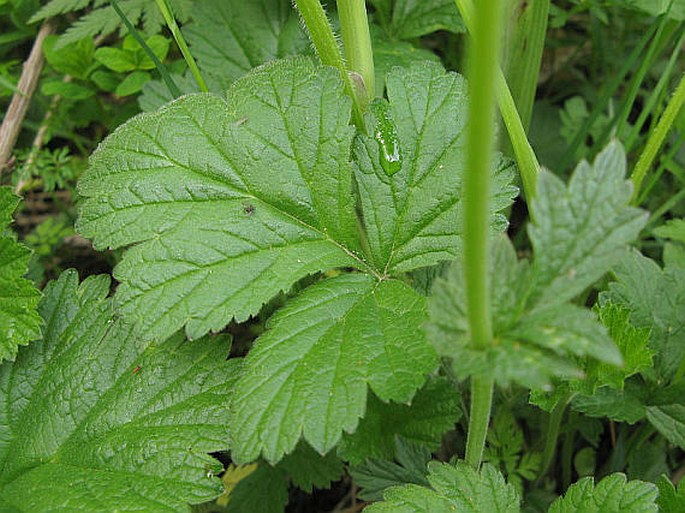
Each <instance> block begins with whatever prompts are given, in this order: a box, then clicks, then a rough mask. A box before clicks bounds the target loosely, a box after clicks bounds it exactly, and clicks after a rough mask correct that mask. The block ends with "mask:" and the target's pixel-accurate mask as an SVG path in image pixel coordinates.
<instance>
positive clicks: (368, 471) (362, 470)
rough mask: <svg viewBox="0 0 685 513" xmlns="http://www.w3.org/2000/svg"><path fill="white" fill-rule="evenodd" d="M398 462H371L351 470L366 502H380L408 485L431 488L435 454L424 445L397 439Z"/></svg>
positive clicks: (367, 461) (373, 460)
mask: <svg viewBox="0 0 685 513" xmlns="http://www.w3.org/2000/svg"><path fill="white" fill-rule="evenodd" d="M395 459H396V460H397V463H395V461H390V460H376V459H368V460H366V461H365V462H364V463H362V464H360V465H355V466H353V467H351V468H350V474H351V475H352V477H353V478H354V482H355V484H356V485H358V486H360V487H361V488H362V490H361V491H360V492H359V497H360V498H361V499H363V500H366V501H380V500H382V499H383V492H384V491H385V490H386V489H388V488H390V487H392V486H400V485H405V484H410V483H414V484H419V485H424V486H428V480H427V479H426V474H427V473H428V467H427V465H428V462H429V461H430V459H431V452H430V450H428V449H427V448H426V447H425V446H424V445H422V444H415V443H411V442H407V441H405V440H403V439H402V438H401V437H395Z"/></svg>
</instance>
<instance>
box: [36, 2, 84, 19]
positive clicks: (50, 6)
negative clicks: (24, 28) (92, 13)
mask: <svg viewBox="0 0 685 513" xmlns="http://www.w3.org/2000/svg"><path fill="white" fill-rule="evenodd" d="M90 1H91V0H50V1H49V2H47V3H46V4H45V5H44V6H42V7H41V8H40V10H39V11H38V12H37V13H36V14H34V15H33V17H32V18H31V19H30V20H29V23H35V22H36V21H40V20H44V19H47V18H52V17H53V16H58V15H60V14H65V13H68V12H72V11H77V10H79V9H83V8H84V7H86V6H87V5H88V4H89V3H90Z"/></svg>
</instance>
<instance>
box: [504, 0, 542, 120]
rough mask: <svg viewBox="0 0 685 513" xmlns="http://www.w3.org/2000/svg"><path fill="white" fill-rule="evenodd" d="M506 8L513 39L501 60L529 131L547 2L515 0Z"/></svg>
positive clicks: (540, 58)
mask: <svg viewBox="0 0 685 513" xmlns="http://www.w3.org/2000/svg"><path fill="white" fill-rule="evenodd" d="M511 4H512V7H511V9H509V11H510V12H509V25H510V26H511V32H512V36H511V38H510V40H509V42H508V43H507V45H506V47H505V57H504V58H503V61H504V63H505V64H504V67H505V68H506V75H507V82H508V84H509V87H510V89H511V92H512V96H513V97H514V101H515V102H516V108H517V109H518V112H519V113H520V114H521V120H522V122H523V126H524V127H525V128H526V131H527V130H528V126H529V125H530V118H531V116H532V114H533V104H534V103H535V91H536V90H537V86H538V77H539V75H540V63H541V62H542V51H543V49H544V46H545V36H546V35H547V20H548V18H549V5H550V0H515V1H514V2H511Z"/></svg>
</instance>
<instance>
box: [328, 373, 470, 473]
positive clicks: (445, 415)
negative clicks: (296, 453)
mask: <svg viewBox="0 0 685 513" xmlns="http://www.w3.org/2000/svg"><path fill="white" fill-rule="evenodd" d="M459 406H460V400H459V394H458V392H457V391H456V390H455V387H454V384H452V383H450V382H449V381H448V380H447V379H444V378H435V379H432V380H430V381H428V383H426V386H424V387H423V388H422V389H421V390H419V391H418V392H417V393H416V395H415V396H414V399H412V402H411V404H409V405H407V404H397V403H384V402H383V401H381V400H379V399H378V398H376V397H375V396H370V397H369V400H368V403H367V406H366V413H365V414H364V418H363V419H362V420H361V421H360V423H359V426H358V427H357V429H356V430H355V432H354V433H353V434H345V435H344V437H343V440H342V441H341V443H340V446H339V447H338V453H339V454H340V455H341V456H342V457H343V458H344V459H345V460H346V461H348V462H350V463H353V464H358V463H361V462H363V461H364V460H365V459H367V458H375V459H387V460H390V459H392V458H393V456H394V455H395V447H396V439H397V437H401V438H402V440H404V441H405V442H408V443H412V444H417V445H421V446H424V447H426V448H428V449H430V450H431V451H435V450H437V449H438V447H439V446H440V442H441V440H442V435H443V434H444V433H445V432H446V431H449V430H450V429H452V428H453V427H454V425H455V423H456V422H457V420H459V417H460V416H461V410H460V408H459Z"/></svg>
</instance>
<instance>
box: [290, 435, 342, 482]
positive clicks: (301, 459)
mask: <svg viewBox="0 0 685 513" xmlns="http://www.w3.org/2000/svg"><path fill="white" fill-rule="evenodd" d="M278 468H280V469H283V470H284V471H285V472H287V474H288V476H289V477H290V479H291V480H292V482H293V484H295V486H297V487H298V488H300V489H301V490H304V491H305V492H307V493H312V490H313V489H314V488H318V489H322V488H329V487H330V485H331V483H332V482H333V481H336V480H338V479H340V476H341V475H342V473H343V462H342V461H341V460H340V459H339V458H338V457H337V456H336V454H335V452H334V451H331V452H329V453H328V454H326V455H324V456H321V454H319V453H318V452H316V451H315V450H314V449H312V448H311V446H310V445H309V444H306V443H304V442H300V443H299V445H298V446H297V447H296V448H295V450H294V451H293V452H292V453H290V454H288V455H287V456H286V457H285V458H283V459H282V460H281V461H280V463H279V464H278Z"/></svg>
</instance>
